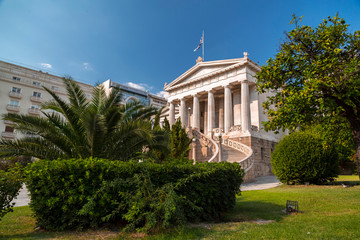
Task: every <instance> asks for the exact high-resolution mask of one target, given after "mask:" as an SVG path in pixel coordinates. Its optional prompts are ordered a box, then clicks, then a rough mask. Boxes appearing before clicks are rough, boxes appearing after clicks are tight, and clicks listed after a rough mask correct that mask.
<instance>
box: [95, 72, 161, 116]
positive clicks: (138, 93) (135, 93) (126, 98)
mask: <svg viewBox="0 0 360 240" xmlns="http://www.w3.org/2000/svg"><path fill="white" fill-rule="evenodd" d="M102 85H103V86H104V88H105V90H106V91H107V93H109V92H110V91H111V88H113V87H117V88H119V89H121V92H122V95H123V97H122V101H123V103H127V102H131V101H139V102H141V103H142V104H144V105H146V106H150V105H151V106H154V107H156V108H159V109H160V108H162V107H165V106H166V104H167V100H166V99H165V98H162V97H159V96H156V95H154V94H151V93H149V91H142V90H139V89H136V88H133V87H129V86H126V85H124V84H120V83H116V82H114V81H112V80H111V79H109V80H107V81H105V82H103V83H102Z"/></svg>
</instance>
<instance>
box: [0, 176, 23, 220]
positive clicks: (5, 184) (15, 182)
mask: <svg viewBox="0 0 360 240" xmlns="http://www.w3.org/2000/svg"><path fill="white" fill-rule="evenodd" d="M21 185H22V181H21V179H20V177H19V174H18V173H17V172H15V171H11V170H10V171H7V172H5V171H3V170H0V220H1V218H2V217H3V216H4V215H5V214H6V213H8V212H12V211H13V210H12V207H13V206H14V204H15V203H11V201H12V200H13V199H14V198H15V197H16V196H17V195H18V194H19V190H20V188H21Z"/></svg>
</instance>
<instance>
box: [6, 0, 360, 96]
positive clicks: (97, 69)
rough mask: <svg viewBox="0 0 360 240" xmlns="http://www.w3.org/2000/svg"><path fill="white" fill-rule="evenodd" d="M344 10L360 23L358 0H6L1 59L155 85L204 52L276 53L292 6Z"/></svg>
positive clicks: (92, 78)
mask: <svg viewBox="0 0 360 240" xmlns="http://www.w3.org/2000/svg"><path fill="white" fill-rule="evenodd" d="M337 12H339V15H340V17H343V18H344V19H345V20H346V21H347V23H349V24H350V25H351V26H350V28H351V29H352V30H360V0H347V1H341V0H336V1H335V0H334V1H331V0H329V1H317V0H312V1H308V0H301V1H291V0H288V1H280V0H279V1H271V0H267V1H262V0H258V1H257V0H228V1H226V0H222V1H220V0H219V1H212V0H192V1H190V0H181V1H180V0H102V1H96V0H31V1H29V0H0V59H1V60H4V61H11V62H14V63H20V64H22V65H26V66H29V67H31V68H35V69H42V70H44V71H48V72H51V73H54V74H56V75H59V76H64V75H71V76H72V77H73V78H75V79H76V80H78V81H81V82H85V83H89V84H95V83H96V82H102V81H105V80H107V79H109V78H111V79H112V80H113V81H115V82H119V83H123V84H128V85H132V86H135V87H138V88H142V89H144V90H150V92H152V93H159V92H160V91H162V90H163V86H164V83H165V82H167V83H170V82H171V81H172V80H174V79H175V78H176V77H178V76H179V75H181V74H182V73H183V72H185V71H186V70H187V69H189V68H190V67H192V66H193V65H194V64H195V61H196V58H197V57H198V56H199V55H200V54H201V51H197V52H195V53H194V52H193V50H194V48H195V47H196V46H197V45H198V43H199V40H200V37H201V32H202V30H203V29H204V30H205V60H206V61H211V60H220V59H229V58H239V57H243V52H244V51H247V52H248V53H249V57H250V59H252V60H253V61H255V62H258V63H259V64H260V65H263V64H264V63H265V62H266V60H267V59H268V58H270V57H272V56H274V55H275V54H276V51H277V49H279V44H280V42H281V40H282V39H283V38H284V31H288V30H290V29H292V28H293V26H292V25H289V22H290V20H291V18H292V14H293V13H295V14H296V15H298V16H304V18H303V22H302V24H305V25H310V26H317V25H318V24H319V23H320V22H321V21H322V20H323V19H324V18H326V17H327V16H333V15H335V14H336V13H337Z"/></svg>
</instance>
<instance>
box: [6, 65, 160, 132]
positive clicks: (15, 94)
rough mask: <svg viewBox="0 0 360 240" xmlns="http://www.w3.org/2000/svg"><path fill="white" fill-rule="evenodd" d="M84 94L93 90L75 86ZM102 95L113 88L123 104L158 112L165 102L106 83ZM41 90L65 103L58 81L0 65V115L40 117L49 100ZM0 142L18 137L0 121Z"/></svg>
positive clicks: (144, 92) (40, 72)
mask: <svg viewBox="0 0 360 240" xmlns="http://www.w3.org/2000/svg"><path fill="white" fill-rule="evenodd" d="M77 83H78V84H79V85H80V87H81V88H82V89H83V90H84V92H85V94H86V96H88V97H89V99H90V97H91V94H92V91H93V86H92V85H89V84H85V83H81V82H77ZM102 84H103V85H104V87H105V90H106V91H110V89H111V88H112V87H114V86H117V87H120V89H121V90H122V92H123V102H124V103H125V102H128V101H134V100H138V101H140V102H142V103H143V104H145V105H147V106H149V105H153V106H155V107H157V108H161V107H163V106H165V105H166V102H167V101H166V99H164V98H161V97H158V96H156V95H153V94H150V93H149V92H148V91H141V90H138V89H136V88H132V87H129V86H126V85H123V84H119V83H114V82H112V81H111V80H107V81H105V82H104V83H102ZM43 86H45V87H47V88H49V89H51V90H53V91H55V92H56V93H57V94H58V95H59V96H60V97H62V98H63V99H67V94H66V89H65V85H64V83H63V80H62V77H59V76H55V75H53V74H49V73H47V72H42V71H39V70H34V69H30V68H27V67H23V66H19V65H15V64H12V63H8V62H4V61H0V115H3V114H6V113H22V114H30V115H34V116H40V115H41V114H42V113H41V111H40V106H41V104H42V103H43V102H46V101H49V100H51V99H52V97H51V95H50V94H49V93H48V92H46V91H45V90H44V88H43ZM0 133H1V138H4V139H14V138H15V137H21V136H22V134H21V133H16V132H15V130H14V128H13V124H12V122H11V121H4V120H2V119H1V118H0Z"/></svg>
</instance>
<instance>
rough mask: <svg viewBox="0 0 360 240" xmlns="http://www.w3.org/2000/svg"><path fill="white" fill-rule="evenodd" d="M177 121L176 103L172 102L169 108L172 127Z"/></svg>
mask: <svg viewBox="0 0 360 240" xmlns="http://www.w3.org/2000/svg"><path fill="white" fill-rule="evenodd" d="M174 123H175V105H174V103H172V102H170V109H169V124H170V128H172V125H173V124H174Z"/></svg>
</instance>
